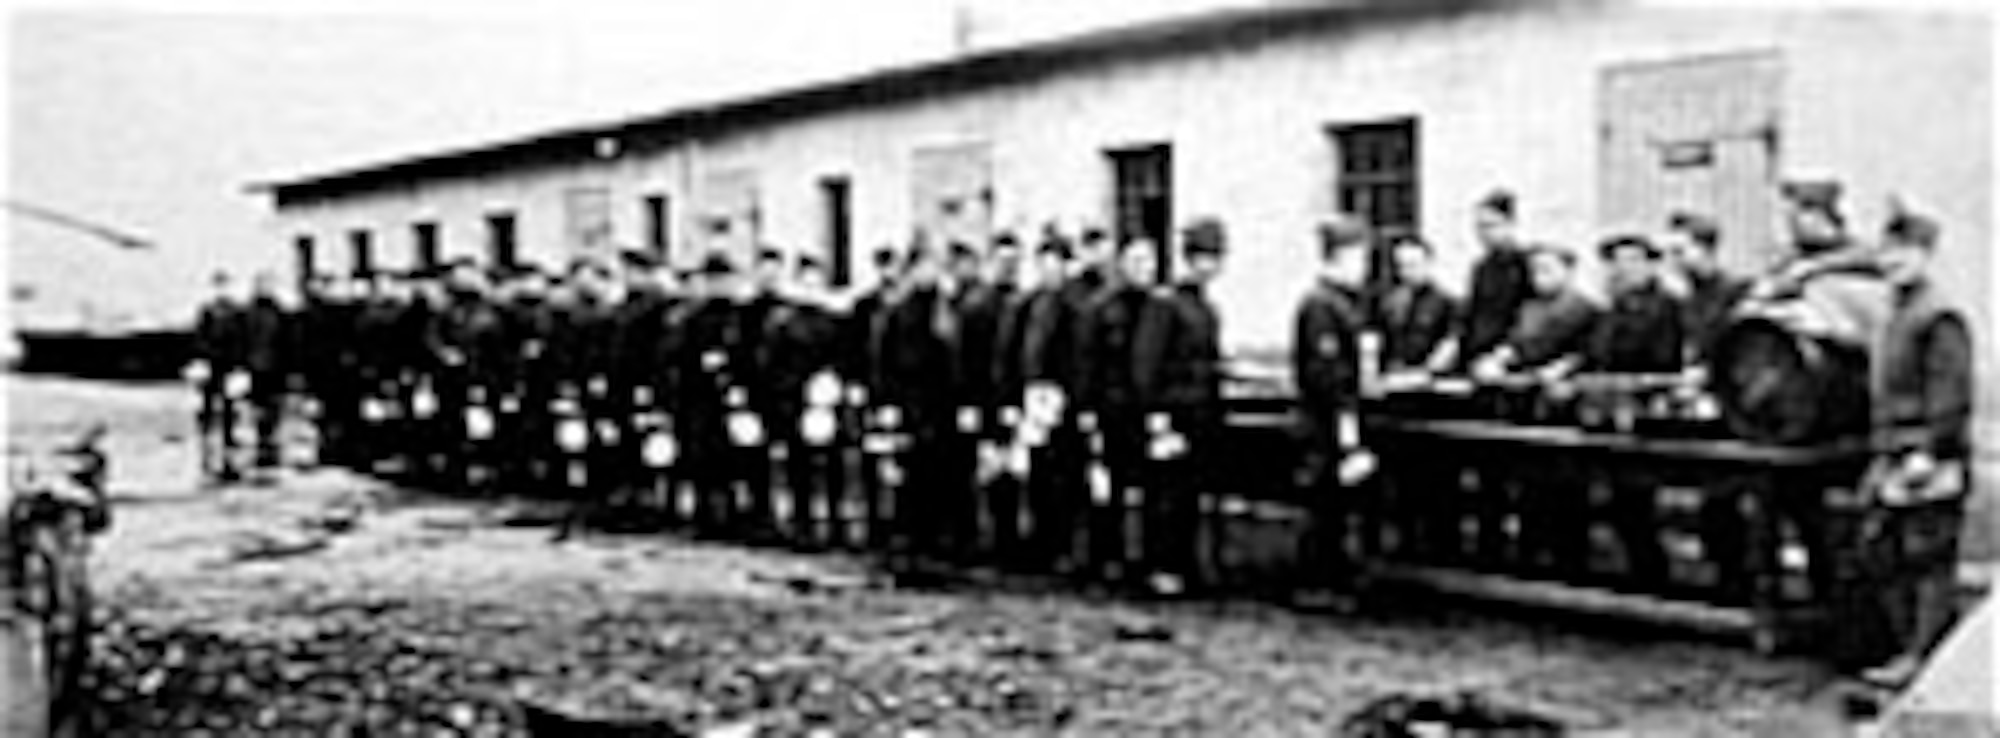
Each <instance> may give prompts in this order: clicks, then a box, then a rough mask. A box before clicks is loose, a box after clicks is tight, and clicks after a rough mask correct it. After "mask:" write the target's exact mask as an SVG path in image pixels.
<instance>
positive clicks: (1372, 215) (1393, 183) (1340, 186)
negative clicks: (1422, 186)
mask: <svg viewBox="0 0 2000 738" xmlns="http://www.w3.org/2000/svg"><path fill="white" fill-rule="evenodd" d="M1330 132H1331V134H1332V137H1333V147H1334V160H1335V161H1336V162H1337V166H1336V171H1337V174H1336V176H1335V178H1334V202H1335V203H1336V204H1337V205H1338V207H1339V208H1340V209H1341V210H1342V211H1343V212H1347V213H1352V214H1354V215H1357V216H1360V217H1362V218H1364V219H1366V220H1367V221H1368V224H1369V225H1370V226H1371V227H1373V228H1374V229H1375V233H1376V237H1377V238H1376V246H1375V252H1374V258H1373V259H1372V261H1373V265H1374V270H1373V274H1374V276H1373V277H1372V278H1373V279H1383V278H1386V276H1387V275H1388V252H1387V250H1386V249H1385V248H1383V245H1384V244H1386V243H1388V242H1389V241H1390V240H1392V239H1395V238H1399V237H1402V236H1408V235H1412V234H1415V233H1416V232H1417V223H1418V220H1419V217H1418V216H1419V213H1418V207H1417V206H1418V202H1419V200H1418V192H1419V190H1418V186H1417V185H1418V182H1417V166H1418V148H1417V120H1416V119H1415V118H1399V119H1396V120H1388V121H1377V122H1373V123H1361V124H1355V125H1342V126H1334V127H1333V128H1332V129H1331V131H1330Z"/></svg>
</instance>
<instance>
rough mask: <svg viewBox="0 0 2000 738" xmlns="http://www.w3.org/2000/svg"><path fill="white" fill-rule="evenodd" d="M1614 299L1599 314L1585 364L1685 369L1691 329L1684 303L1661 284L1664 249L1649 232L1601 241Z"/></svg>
mask: <svg viewBox="0 0 2000 738" xmlns="http://www.w3.org/2000/svg"><path fill="white" fill-rule="evenodd" d="M1598 256H1599V257H1600V258H1602V259H1603V260H1604V266H1605V275H1606V281H1607V289H1606V290H1605V292H1606V294H1608V295H1610V304H1609V305H1608V306H1606V308H1605V310H1604V312H1603V314H1602V315H1600V316H1599V318H1598V320H1597V322H1596V325H1595V328H1594V333H1593V335H1592V336H1591V345H1590V349H1589V352H1588V356H1587V357H1586V366H1587V367H1588V368H1590V369H1593V370H1596V371H1605V372H1621V373H1672V372H1678V371H1680V369H1681V365H1682V364H1681V360H1682V358H1683V354H1684V353H1685V348H1684V347H1685V346H1686V338H1685V337H1686V334H1687V331H1686V328H1685V327H1684V326H1683V325H1682V322H1681V321H1682V319H1683V318H1684V315H1685V313H1684V310H1683V308H1682V306H1681V304H1680V302H1679V301H1678V300H1676V299H1674V297H1673V296H1672V295H1669V294H1667V292H1666V290H1665V289H1662V288H1661V286H1660V281H1659V276H1658V272H1657V269H1658V265H1659V260H1660V251H1659V249H1658V248H1657V247H1655V246H1654V245H1653V243H1652V242H1651V241H1649V240H1647V239H1646V237H1644V236H1638V235H1630V236H1617V237H1613V238H1609V239H1606V240H1605V241H1604V242H1603V243H1602V244H1600V245H1599V246H1598Z"/></svg>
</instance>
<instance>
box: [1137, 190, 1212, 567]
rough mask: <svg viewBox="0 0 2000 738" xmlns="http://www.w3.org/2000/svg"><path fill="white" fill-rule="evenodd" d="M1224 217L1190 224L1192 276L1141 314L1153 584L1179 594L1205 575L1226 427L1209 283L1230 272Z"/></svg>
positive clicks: (1187, 248)
mask: <svg viewBox="0 0 2000 738" xmlns="http://www.w3.org/2000/svg"><path fill="white" fill-rule="evenodd" d="M1225 250H1226V240H1225V237H1224V231H1223V228H1222V222H1221V221H1219V220H1216V219H1213V218H1202V219H1197V220H1195V221H1193V222H1191V223H1189V224H1188V225H1187V226H1186V227H1184V228H1183V229H1182V230H1181V253H1182V258H1183V260H1184V263H1185V264H1186V267H1187V269H1186V271H1187V275H1186V277H1184V278H1183V279H1182V280H1181V281H1180V282H1179V283H1178V284H1176V285H1174V286H1173V288H1172V289H1170V290H1168V291H1166V293H1165V294H1164V296H1163V299H1160V300H1157V301H1155V302H1154V303H1153V305H1152V307H1151V309H1149V310H1148V311H1147V312H1146V313H1145V314H1144V315H1143V316H1141V319H1140V324H1139V329H1138V334H1137V335H1136V336H1135V337H1134V339H1133V340H1134V344H1135V345H1134V348H1133V351H1134V354H1135V356H1134V361H1133V366H1134V367H1135V368H1136V369H1137V370H1138V372H1139V373H1138V376H1137V377H1136V380H1137V381H1136V383H1135V384H1136V389H1137V394H1138V396H1139V397H1140V398H1141V401H1142V403H1143V404H1144V405H1145V407H1146V410H1147V415H1146V430H1147V432H1148V434H1147V436H1146V439H1145V440H1146V442H1147V445H1148V448H1147V450H1146V453H1145V457H1146V459H1147V466H1149V467H1150V468H1151V473H1150V474H1149V476H1150V477H1151V479H1150V481H1151V484H1150V485H1149V486H1148V487H1147V495H1146V500H1145V502H1146V516H1145V518H1146V524H1145V533H1146V535H1145V547H1146V555H1145V564H1146V569H1147V573H1148V576H1147V586H1148V588H1149V589H1150V590H1151V591H1152V592H1153V593H1154V594H1157V595H1162V596H1175V595H1179V594H1181V593H1182V592H1184V591H1185V589H1186V587H1187V586H1188V583H1189V581H1190V580H1193V579H1195V578H1197V577H1199V576H1200V574H1201V555H1200V552H1199V551H1198V550H1197V548H1196V547H1197V539H1198V538H1199V531H1200V526H1201V508H1202V504H1201V498H1202V495H1203V494H1205V493H1208V492H1210V491H1212V490H1211V489H1210V487H1209V484H1208V483H1209V477H1208V476H1207V472H1208V471H1209V469H1210V467H1211V464H1212V463H1213V461H1214V459H1213V458H1211V457H1210V455H1209V454H1210V451H1211V450H1212V448H1211V443H1212V442H1213V439H1214V438H1215V435H1216V432H1217V431H1218V430H1219V429H1220V427H1221V424H1222V319H1221V314H1220V313H1219V312H1217V311H1216V309H1215V303H1214V302H1213V301H1212V300H1210V299H1209V296H1208V286H1209V285H1210V284H1211V283H1213V282H1214V280H1215V278H1216V276H1217V275H1219V274H1221V272H1222V258H1223V254H1224V252H1225Z"/></svg>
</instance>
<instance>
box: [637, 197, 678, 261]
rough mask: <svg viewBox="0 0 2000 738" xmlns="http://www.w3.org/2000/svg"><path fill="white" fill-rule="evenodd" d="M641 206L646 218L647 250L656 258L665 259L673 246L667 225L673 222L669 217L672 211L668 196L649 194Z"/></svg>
mask: <svg viewBox="0 0 2000 738" xmlns="http://www.w3.org/2000/svg"><path fill="white" fill-rule="evenodd" d="M640 207H641V209H642V210H643V211H644V213H645V219H646V251H647V252H648V253H651V254H652V255H653V256H654V257H655V258H658V259H659V260H661V261H665V260H666V258H667V255H668V253H669V252H670V251H671V250H672V247H673V243H672V241H671V238H672V236H671V235H670V233H669V229H668V227H667V225H668V224H669V223H671V222H672V221H671V220H669V219H668V215H669V214H670V213H669V212H668V210H667V196H666V195H647V196H646V198H645V200H643V201H642V202H641V203H640Z"/></svg>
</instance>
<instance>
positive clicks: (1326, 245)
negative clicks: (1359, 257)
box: [1318, 213, 1368, 256]
mask: <svg viewBox="0 0 2000 738" xmlns="http://www.w3.org/2000/svg"><path fill="white" fill-rule="evenodd" d="M1318 230H1319V242H1320V254H1321V255H1322V256H1330V255H1332V254H1333V252H1335V251H1337V250H1339V249H1342V248H1346V247H1350V246H1366V245H1367V244H1368V224H1367V223H1365V222H1363V221H1362V220H1361V219H1360V218H1357V217H1355V216H1353V215H1350V214H1347V213H1335V214H1333V215H1330V216H1327V217H1326V218H1323V219H1321V220H1320V222H1319V227H1318Z"/></svg>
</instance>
